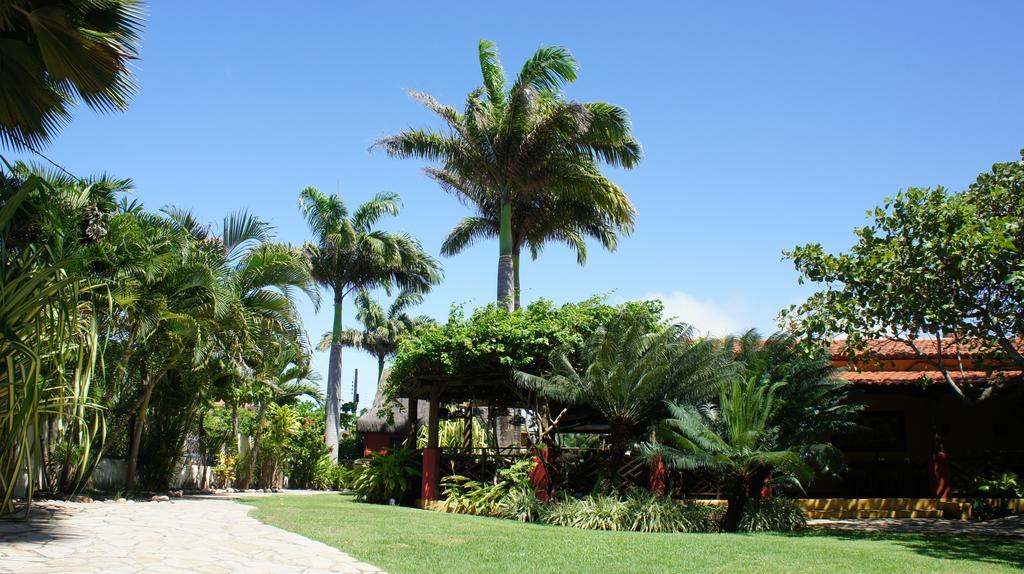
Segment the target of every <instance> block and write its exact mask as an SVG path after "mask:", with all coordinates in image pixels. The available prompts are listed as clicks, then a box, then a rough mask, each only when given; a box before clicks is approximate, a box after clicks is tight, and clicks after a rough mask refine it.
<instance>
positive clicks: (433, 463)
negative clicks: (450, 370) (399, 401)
mask: <svg viewBox="0 0 1024 574" xmlns="http://www.w3.org/2000/svg"><path fill="white" fill-rule="evenodd" d="M440 407H441V401H440V390H439V389H438V388H437V385H435V386H434V387H432V388H431V389H430V409H429V417H428V420H427V448H425V449H423V472H422V478H423V482H422V491H421V498H422V499H423V502H424V503H426V502H428V501H431V500H439V499H440V498H441V476H440V473H441V460H440V458H441V457H440V454H441V452H440V449H439V448H438V444H437V442H438V427H439V426H440V419H439V416H440V411H441V408H440Z"/></svg>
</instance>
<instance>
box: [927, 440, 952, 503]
mask: <svg viewBox="0 0 1024 574" xmlns="http://www.w3.org/2000/svg"><path fill="white" fill-rule="evenodd" d="M931 486H932V496H934V497H935V498H938V499H940V500H946V499H948V498H949V496H950V494H952V493H953V485H952V483H951V475H950V472H949V455H948V454H946V451H944V450H940V451H939V452H937V453H935V454H933V455H932V467H931Z"/></svg>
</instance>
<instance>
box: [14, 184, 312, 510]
mask: <svg viewBox="0 0 1024 574" xmlns="http://www.w3.org/2000/svg"><path fill="white" fill-rule="evenodd" d="M3 176H4V177H3V180H2V181H0V214H2V215H0V277H2V283H0V301H2V305H3V318H2V320H0V321H2V327H3V333H4V335H3V337H2V338H0V358H2V359H3V364H4V365H5V368H4V369H2V370H0V423H2V424H0V445H2V446H3V449H2V450H0V471H2V475H3V476H2V477H0V487H2V493H3V496H4V499H3V506H2V507H0V510H3V511H9V510H11V509H12V506H11V497H12V496H13V493H14V492H15V490H16V488H17V487H18V485H19V483H24V482H25V481H26V477H27V482H28V486H29V488H30V489H31V488H35V487H37V486H42V487H43V488H45V489H47V490H48V491H50V492H73V491H75V490H77V489H79V488H81V487H82V485H83V484H84V483H85V481H86V480H87V479H88V477H89V475H90V473H91V471H92V469H93V467H94V466H95V464H96V463H97V462H98V460H99V458H100V457H101V456H102V455H103V454H105V453H108V452H110V451H121V452H123V454H124V455H126V457H127V461H128V462H127V469H126V475H125V483H126V486H127V488H129V489H131V488H133V487H135V486H136V483H137V479H138V474H139V470H140V468H139V462H140V461H141V460H145V465H144V467H145V468H144V470H146V471H147V472H148V475H147V476H146V481H145V482H146V483H147V485H150V486H166V481H167V479H168V478H169V474H170V473H171V472H173V471H174V470H175V469H176V464H177V463H178V461H180V457H181V453H182V448H183V446H182V445H183V444H184V440H185V435H186V434H187V433H188V432H190V431H192V430H193V427H194V425H193V421H194V420H195V418H196V416H198V414H199V413H200V412H201V410H202V408H203V407H205V406H208V405H209V404H211V403H212V402H214V401H223V402H224V403H225V404H230V405H234V406H237V405H240V404H248V403H251V402H254V401H253V399H252V397H253V396H254V394H259V393H270V394H281V393H289V392H295V389H294V388H289V386H290V385H296V384H299V385H301V388H302V389H304V390H309V391H313V390H315V387H310V386H309V385H308V382H306V383H303V381H308V379H309V378H310V376H311V374H312V371H311V370H310V369H309V348H308V347H309V345H308V343H307V341H306V337H305V333H304V330H303V327H302V323H301V319H300V317H299V316H298V313H297V310H296V307H295V297H296V296H297V294H299V293H305V294H306V295H308V296H309V297H311V298H312V299H313V300H317V299H318V293H317V290H316V285H315V283H314V282H313V280H312V276H311V275H310V273H309V267H308V264H307V260H306V258H305V255H304V253H303V252H302V250H301V249H298V248H294V247H291V246H289V245H286V244H282V243H278V242H275V241H273V237H272V230H271V228H270V226H269V225H268V224H267V223H266V222H264V221H262V220H261V219H259V218H257V217H255V216H252V215H250V214H248V213H245V212H240V213H234V214H231V215H229V216H227V217H225V218H224V220H223V223H222V225H221V226H220V227H219V229H218V230H217V231H216V232H214V230H212V229H211V228H210V227H208V226H204V225H200V224H198V223H197V221H196V220H195V218H194V217H193V216H192V215H191V214H190V213H189V212H187V211H182V210H178V209H174V208H168V209H165V210H163V212H158V213H154V212H149V211H146V210H145V209H143V207H142V205H141V204H139V203H138V202H129V201H127V200H126V199H123V198H122V197H121V195H122V194H123V192H125V191H128V190H129V189H130V188H131V183H130V182H128V181H116V180H111V179H109V178H99V179H95V180H77V179H75V178H72V177H69V176H65V175H60V174H55V173H52V172H46V171H43V170H41V169H40V168H36V167H31V166H27V165H23V164H13V165H9V166H7V169H6V170H4V173H3Z"/></svg>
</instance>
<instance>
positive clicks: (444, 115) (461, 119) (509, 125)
mask: <svg viewBox="0 0 1024 574" xmlns="http://www.w3.org/2000/svg"><path fill="white" fill-rule="evenodd" d="M479 60H480V70H481V73H482V75H483V84H484V85H483V87H481V88H478V89H476V90H474V91H473V92H471V93H470V94H469V96H468V97H467V99H466V105H465V110H464V112H462V113H460V112H458V111H457V110H456V109H455V108H452V107H449V106H445V105H442V104H440V103H439V102H438V101H437V100H435V99H434V98H433V97H431V96H428V95H426V94H420V93H415V92H414V93H412V96H413V97H414V98H415V99H417V100H419V101H421V102H422V103H423V104H424V105H426V106H427V108H429V109H430V110H431V111H433V112H434V113H436V114H437V115H438V116H440V117H441V119H442V120H444V122H445V124H446V125H447V128H448V132H447V133H442V132H438V131H434V130H429V129H424V130H410V131H406V132H403V133H400V134H398V135H395V136H391V137H387V138H383V139H381V140H379V141H378V142H377V143H376V144H375V147H380V148H382V149H384V151H385V152H386V153H387V154H388V155H390V156H392V157H400V158H409V157H416V158H423V159H427V160H430V161H437V162H439V163H440V168H436V169H435V168H429V169H428V170H427V174H428V175H429V176H431V177H432V178H433V179H435V180H436V181H437V182H438V183H440V184H441V186H442V188H444V189H446V190H448V191H451V192H453V193H455V194H456V195H458V196H459V197H461V198H462V199H463V200H465V201H468V202H471V203H476V204H477V207H478V211H479V212H480V213H481V218H478V219H470V220H467V221H464V222H463V224H461V225H460V228H461V229H460V228H456V230H455V231H454V232H453V234H452V237H450V239H453V241H452V242H450V245H449V246H450V248H451V249H452V251H453V252H454V251H458V250H459V249H461V247H458V244H459V243H468V242H469V241H471V240H472V239H473V238H475V237H480V236H489V235H490V234H491V233H493V232H492V231H488V230H487V229H486V228H487V227H488V226H489V225H490V223H486V222H485V220H486V219H494V218H497V220H498V234H497V235H498V237H499V257H498V290H497V295H498V302H499V303H500V304H502V305H505V306H506V308H507V309H509V310H511V309H513V308H514V292H515V265H514V261H513V259H514V256H515V253H516V247H517V245H516V236H515V235H514V230H516V229H518V230H519V233H520V235H519V241H520V246H521V245H530V246H531V249H534V251H535V252H536V251H537V250H538V249H539V248H540V247H541V246H543V244H544V242H545V241H548V240H558V241H563V242H565V243H568V244H569V245H570V246H573V247H577V246H578V245H579V244H580V243H581V242H582V237H583V236H584V235H596V236H598V237H601V236H602V235H605V234H606V232H608V231H614V230H617V229H622V230H628V229H629V226H630V225H631V224H632V216H633V208H632V206H631V205H630V204H629V200H628V199H627V198H626V196H625V194H624V193H623V192H622V190H621V189H619V188H618V187H617V186H616V185H615V184H614V183H612V182H611V181H609V180H608V179H607V178H606V177H605V176H604V175H602V174H601V172H600V169H599V168H598V162H604V163H607V164H609V165H612V166H616V167H623V168H632V167H633V166H635V165H636V164H637V162H638V161H639V160H640V145H639V144H638V143H637V141H636V140H635V139H634V138H633V136H632V135H631V133H630V126H629V121H628V119H627V115H626V112H625V111H624V110H623V109H621V108H619V107H616V106H613V105H611V104H607V103H603V102H596V103H582V104H581V103H577V102H570V101H566V100H564V99H563V98H562V96H561V93H560V91H561V89H562V88H563V87H564V86H565V85H566V84H568V83H571V82H573V81H575V79H576V71H577V64H576V60H575V59H574V58H573V57H572V55H571V54H570V53H569V51H568V50H566V49H565V48H560V47H545V48H540V49H538V50H537V51H536V52H535V53H534V55H533V56H532V57H531V58H530V59H529V60H527V61H526V62H525V63H524V64H523V67H522V69H521V70H520V72H519V74H518V75H517V76H516V78H515V79H514V81H513V82H512V85H511V86H508V85H507V79H506V77H505V72H504V70H503V69H502V66H501V62H500V61H499V59H498V53H497V50H496V49H495V46H494V44H493V43H491V42H488V41H486V40H483V41H481V42H480V46H479ZM562 201H566V202H573V201H576V202H579V203H578V204H575V205H580V204H584V205H591V206H596V210H595V211H596V213H597V214H598V215H597V216H596V218H592V219H590V218H588V217H589V215H588V216H587V217H584V216H583V215H584V214H587V213H588V211H587V210H581V211H579V212H576V211H575V210H574V209H572V208H566V207H565V206H566V205H568V204H562V203H560V202H562ZM531 204H532V205H533V206H534V208H531V207H530V206H531ZM517 205H519V206H520V208H519V214H520V215H521V216H522V215H525V214H526V213H527V212H529V211H530V210H531V209H535V208H539V209H541V210H542V211H544V212H546V214H547V215H548V216H550V220H549V221H547V222H545V223H543V224H541V226H540V227H544V228H546V229H545V230H543V231H541V230H540V227H538V228H536V229H533V230H528V229H527V226H526V224H525V223H522V222H516V223H514V222H513V217H514V216H515V211H516V206H517ZM553 206H560V207H553ZM524 221H525V220H524ZM595 223H596V224H597V225H599V226H601V231H600V232H598V233H594V228H593V225H594V224H595Z"/></svg>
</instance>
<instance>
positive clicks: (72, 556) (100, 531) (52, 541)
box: [0, 494, 382, 574]
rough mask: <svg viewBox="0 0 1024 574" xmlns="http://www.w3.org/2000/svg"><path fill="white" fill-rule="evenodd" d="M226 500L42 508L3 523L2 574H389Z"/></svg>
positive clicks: (0, 541)
mask: <svg viewBox="0 0 1024 574" xmlns="http://www.w3.org/2000/svg"><path fill="white" fill-rule="evenodd" d="M245 496H251V494H245ZM226 498H228V497H225V496H219V497H186V498H177V499H172V500H171V501H169V502H135V503H117V502H93V503H74V502H55V501H46V502H37V503H35V504H34V505H33V510H32V518H31V519H30V520H28V521H25V520H13V521H6V520H5V521H0V572H3V573H8V572H9V573H18V574H30V573H42V572H47V573H58V572H60V573H71V572H90V573H99V572H103V573H111V574H117V573H127V572H147V573H154V574H156V573H161V574H163V573H166V574H172V573H188V574H193V573H199V572H203V573H205V572H210V573H230V572H246V573H277V572H299V573H304V574H320V573H327V572H342V573H361V572H382V571H381V570H379V569H378V568H375V567H374V566H371V565H369V564H366V563H363V562H359V561H358V560H356V559H355V558H352V557H351V556H349V555H348V554H345V553H344V552H341V551H339V550H337V549H335V548H332V547H330V546H327V545H326V544H321V543H320V542H315V541H313V540H310V539H308V538H305V537H303V536H299V535H298V534H294V533H292V532H287V531H284V530H281V529H279V528H275V527H273V526H268V525H266V524H263V523H262V522H260V521H258V520H256V519H255V518H251V517H249V515H248V513H249V510H251V507H248V506H244V505H242V504H239V503H237V502H234V501H232V500H227V499H226Z"/></svg>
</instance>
